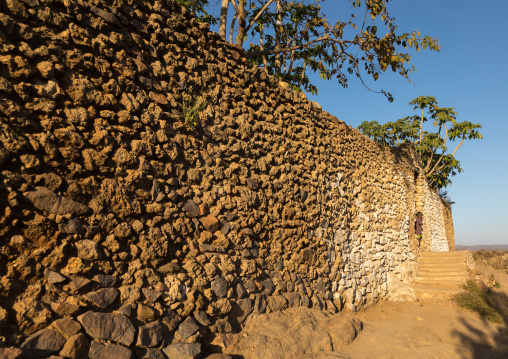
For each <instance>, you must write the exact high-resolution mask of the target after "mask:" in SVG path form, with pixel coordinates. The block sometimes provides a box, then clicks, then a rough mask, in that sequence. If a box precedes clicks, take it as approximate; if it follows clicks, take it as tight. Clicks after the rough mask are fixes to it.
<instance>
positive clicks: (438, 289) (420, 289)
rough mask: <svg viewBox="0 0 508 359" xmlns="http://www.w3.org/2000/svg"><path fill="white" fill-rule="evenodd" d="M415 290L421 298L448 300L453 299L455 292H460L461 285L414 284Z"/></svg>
mask: <svg viewBox="0 0 508 359" xmlns="http://www.w3.org/2000/svg"><path fill="white" fill-rule="evenodd" d="M413 291H414V293H415V295H416V297H417V298H418V299H420V300H425V301H427V300H446V299H451V297H452V296H453V295H454V294H457V293H460V292H461V291H462V289H461V288H460V286H458V285H457V286H432V285H420V284H414V285H413Z"/></svg>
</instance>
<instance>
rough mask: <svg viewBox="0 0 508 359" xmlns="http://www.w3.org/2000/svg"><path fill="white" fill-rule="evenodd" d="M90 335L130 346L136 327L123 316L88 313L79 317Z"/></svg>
mask: <svg viewBox="0 0 508 359" xmlns="http://www.w3.org/2000/svg"><path fill="white" fill-rule="evenodd" d="M78 320H79V322H80V323H81V324H82V325H83V327H84V328H85V331H86V332H87V334H88V335H90V336H91V337H92V338H95V339H108V340H113V341H115V342H118V343H121V344H124V345H126V346H129V345H131V344H132V342H133V341H134V332H135V328H134V325H132V323H131V322H130V320H129V319H128V318H127V317H126V316H125V315H122V314H105V313H95V312H91V311H89V312H86V313H85V314H83V315H80V316H79V317H78Z"/></svg>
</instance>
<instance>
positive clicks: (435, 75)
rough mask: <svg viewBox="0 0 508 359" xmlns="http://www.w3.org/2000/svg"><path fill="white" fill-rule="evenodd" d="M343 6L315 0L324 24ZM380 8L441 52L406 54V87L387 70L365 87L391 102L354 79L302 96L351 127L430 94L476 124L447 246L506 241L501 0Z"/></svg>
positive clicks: (341, 0)
mask: <svg viewBox="0 0 508 359" xmlns="http://www.w3.org/2000/svg"><path fill="white" fill-rule="evenodd" d="M345 3H346V0H326V1H325V2H324V3H322V7H323V8H324V11H325V13H326V14H327V17H328V20H329V21H330V22H333V20H334V19H335V20H338V19H341V20H344V19H346V17H348V16H349V14H350V13H351V11H348V7H345ZM388 6H389V7H388V9H389V12H390V15H391V16H393V17H395V22H396V23H397V24H398V25H399V30H400V32H401V33H402V32H410V31H413V30H418V31H420V32H421V33H422V35H430V36H432V37H438V38H439V42H440V45H441V52H439V53H437V52H430V51H421V52H414V54H413V55H412V64H413V65H414V66H415V67H416V68H417V70H418V71H417V72H415V73H413V74H412V75H411V80H412V82H411V83H409V82H407V80H405V79H404V78H402V77H401V76H400V75H398V74H396V73H392V72H391V71H389V72H387V73H386V74H385V75H383V76H382V77H381V78H380V79H379V80H378V81H376V82H374V81H370V82H369V83H368V85H369V86H370V87H371V88H373V89H376V90H380V89H384V90H386V91H389V92H391V93H392V95H393V96H394V99H395V100H394V102H393V103H389V102H388V101H387V100H386V98H385V97H384V96H383V95H381V94H375V93H372V92H370V91H368V90H367V89H366V88H365V87H363V86H362V85H361V83H360V82H359V81H357V80H356V79H355V78H351V81H350V85H349V88H347V89H343V88H342V87H340V85H338V84H337V83H336V82H334V81H333V80H332V81H326V82H325V81H323V80H320V79H319V78H317V79H316V80H315V83H317V85H318V88H319V93H318V95H317V96H311V95H308V98H310V99H312V100H313V101H316V102H319V103H320V104H321V105H322V106H323V109H324V110H325V111H328V112H330V113H331V114H332V115H334V116H336V117H338V118H339V119H341V120H343V121H345V122H346V123H347V124H348V125H351V126H353V127H357V126H358V125H359V124H360V123H361V122H363V121H373V120H376V121H378V122H379V123H385V122H388V121H394V120H397V119H399V118H402V117H405V116H407V115H412V114H414V112H413V109H412V108H411V107H410V106H409V105H408V102H409V101H411V100H412V99H414V98H415V97H418V96H421V95H428V96H434V97H436V99H437V100H438V102H439V105H440V106H442V107H454V108H455V110H456V111H457V112H458V114H459V116H458V120H459V121H470V122H473V123H481V124H482V125H483V128H482V130H481V133H482V135H483V137H484V138H483V140H480V141H478V140H477V141H472V142H465V143H464V144H463V145H462V147H461V148H460V149H459V151H458V152H457V154H456V157H457V158H458V159H459V160H460V161H461V166H462V168H463V169H464V172H463V173H461V174H458V175H457V176H455V177H453V178H452V182H453V183H452V185H451V186H450V187H448V189H447V190H448V194H449V196H450V197H451V200H452V201H454V202H455V204H454V205H453V206H452V210H453V219H454V226H455V241H456V243H457V244H461V245H475V244H508V230H507V229H506V225H507V224H508V185H507V183H508V137H507V135H508V108H507V107H508V36H507V31H506V25H504V24H506V14H508V0H488V1H478V0H460V1H458V0H455V1H443V0H426V1H421V0H420V1H416V0H392V1H390V2H389V4H388ZM344 11H346V12H345V13H344ZM342 14H343V15H342ZM212 30H216V29H213V28H212ZM216 31H217V30H216ZM449 147H452V146H449Z"/></svg>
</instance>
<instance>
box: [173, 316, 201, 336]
mask: <svg viewBox="0 0 508 359" xmlns="http://www.w3.org/2000/svg"><path fill="white" fill-rule="evenodd" d="M198 330H199V326H198V323H197V322H196V320H195V319H194V318H193V317H188V318H187V319H185V320H184V321H183V323H182V324H180V326H179V327H178V330H177V332H176V333H177V334H178V335H179V336H180V338H182V339H183V340H185V339H187V338H188V337H190V336H191V335H193V334H195V333H196V332H197V331H198Z"/></svg>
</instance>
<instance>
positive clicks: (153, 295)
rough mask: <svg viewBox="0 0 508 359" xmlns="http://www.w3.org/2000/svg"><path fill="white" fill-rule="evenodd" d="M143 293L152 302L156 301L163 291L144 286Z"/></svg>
mask: <svg viewBox="0 0 508 359" xmlns="http://www.w3.org/2000/svg"><path fill="white" fill-rule="evenodd" d="M142 291H143V294H144V295H145V298H146V299H148V300H149V301H150V302H152V303H155V302H156V301H157V299H159V297H160V296H161V295H162V292H159V291H158V290H153V289H150V288H143V289H142Z"/></svg>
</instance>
